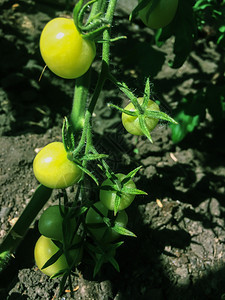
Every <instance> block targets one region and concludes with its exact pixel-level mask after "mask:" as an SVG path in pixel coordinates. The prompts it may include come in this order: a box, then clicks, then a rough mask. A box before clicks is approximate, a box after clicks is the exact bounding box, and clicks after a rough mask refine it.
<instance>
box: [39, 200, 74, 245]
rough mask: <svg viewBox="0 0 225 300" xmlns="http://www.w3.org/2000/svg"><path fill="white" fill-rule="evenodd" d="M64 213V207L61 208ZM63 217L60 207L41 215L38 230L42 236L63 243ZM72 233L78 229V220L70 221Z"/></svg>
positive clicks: (47, 210)
mask: <svg viewBox="0 0 225 300" xmlns="http://www.w3.org/2000/svg"><path fill="white" fill-rule="evenodd" d="M61 209H62V211H63V212H64V211H65V208H64V206H61ZM62 226H63V217H62V215H61V212H60V207H59V205H53V206H50V207H48V208H47V209H46V210H45V211H44V212H43V213H42V215H41V217H40V219H39V222H38V229H39V231H40V233H41V234H42V235H44V236H45V237H48V238H50V239H53V240H57V241H62V239H63V231H62ZM68 226H70V228H71V233H72V231H73V228H75V227H76V220H75V219H74V218H73V219H70V220H69V224H68Z"/></svg>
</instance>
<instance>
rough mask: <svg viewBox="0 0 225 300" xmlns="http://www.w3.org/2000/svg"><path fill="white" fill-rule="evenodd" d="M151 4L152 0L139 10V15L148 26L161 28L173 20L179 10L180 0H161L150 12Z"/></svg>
mask: <svg viewBox="0 0 225 300" xmlns="http://www.w3.org/2000/svg"><path fill="white" fill-rule="evenodd" d="M139 2H140V0H139ZM151 6H152V0H150V1H149V4H148V5H147V6H146V7H145V8H143V9H142V10H141V11H140V12H139V16H140V18H141V20H142V22H143V23H144V24H145V25H146V26H147V27H149V28H152V29H159V28H162V27H165V26H167V25H168V24H169V23H170V22H171V21H172V20H173V18H174V16H175V14H176V11H177V7H178V0H159V3H158V4H157V6H156V7H155V8H154V9H153V11H152V12H151V13H149V12H150V9H151Z"/></svg>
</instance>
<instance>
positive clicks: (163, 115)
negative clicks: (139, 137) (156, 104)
mask: <svg viewBox="0 0 225 300" xmlns="http://www.w3.org/2000/svg"><path fill="white" fill-rule="evenodd" d="M144 115H146V116H147V117H148V118H154V119H159V120H165V121H168V122H170V123H172V124H175V125H177V124H178V123H177V121H175V120H174V119H173V118H171V117H170V116H168V115H167V114H166V113H164V112H162V111H155V110H148V109H146V110H145V112H144Z"/></svg>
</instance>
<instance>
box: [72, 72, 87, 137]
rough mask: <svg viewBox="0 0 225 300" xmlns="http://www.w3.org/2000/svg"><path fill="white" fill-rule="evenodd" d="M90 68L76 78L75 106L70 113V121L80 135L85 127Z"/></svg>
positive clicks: (75, 131) (75, 132) (76, 133)
mask: <svg viewBox="0 0 225 300" xmlns="http://www.w3.org/2000/svg"><path fill="white" fill-rule="evenodd" d="M90 73H91V71H90V70H89V71H88V72H86V73H85V74H84V75H83V76H81V77H79V78H77V79H76V82H75V89H74V98H73V106H72V111H71V114H70V121H71V124H72V126H73V130H74V134H75V135H78V134H80V132H81V131H82V129H83V127H84V117H85V111H86V106H87V100H88V90H89V85H90Z"/></svg>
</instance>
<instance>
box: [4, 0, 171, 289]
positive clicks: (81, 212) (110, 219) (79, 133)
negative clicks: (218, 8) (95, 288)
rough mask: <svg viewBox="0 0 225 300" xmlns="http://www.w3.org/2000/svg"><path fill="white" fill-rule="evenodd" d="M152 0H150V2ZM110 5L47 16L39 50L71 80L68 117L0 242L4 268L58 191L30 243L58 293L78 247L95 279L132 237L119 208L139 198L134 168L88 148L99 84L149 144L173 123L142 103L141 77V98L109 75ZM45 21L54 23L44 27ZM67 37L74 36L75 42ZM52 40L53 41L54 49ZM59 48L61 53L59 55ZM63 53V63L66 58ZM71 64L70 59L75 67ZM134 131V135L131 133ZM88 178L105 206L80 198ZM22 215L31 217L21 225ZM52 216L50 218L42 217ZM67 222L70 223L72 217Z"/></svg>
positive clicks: (100, 2)
mask: <svg viewBox="0 0 225 300" xmlns="http://www.w3.org/2000/svg"><path fill="white" fill-rule="evenodd" d="M143 2H146V1H145V0H144V1H143ZM156 2H157V1H154V3H155V4H156ZM116 3H117V1H116V0H111V1H107V0H94V1H89V2H87V3H86V4H83V0H80V1H78V3H77V4H76V5H75V8H74V10H73V19H65V18H56V19H53V20H52V21H50V23H48V24H47V25H46V27H45V29H44V30H43V32H42V35H41V43H40V48H41V53H42V56H43V59H44V61H45V63H46V64H47V66H48V67H49V69H50V70H52V71H53V72H54V73H56V74H57V75H58V76H61V77H63V78H68V79H69V78H76V81H75V89H74V97H73V105H72V110H71V114H70V116H69V117H66V118H65V119H64V123H63V128H62V143H56V142H54V141H53V142H52V143H51V144H49V145H47V146H45V147H44V148H43V149H42V150H41V151H40V152H39V153H38V154H37V156H36V158H35V159H34V174H35V176H36V178H37V179H38V181H39V182H40V183H41V185H40V186H39V188H38V189H37V190H36V192H35V194H34V196H33V197H32V199H31V202H30V203H29V204H28V206H27V207H26V209H25V211H24V213H23V214H22V215H21V217H20V218H19V220H18V222H17V223H16V225H15V226H14V227H13V228H12V230H11V231H10V232H9V234H8V236H7V237H6V239H5V240H4V242H3V244H2V245H1V246H0V262H1V268H3V264H4V263H5V262H6V261H7V258H8V257H9V255H10V253H12V252H15V250H16V247H17V245H18V244H19V242H20V241H21V240H22V238H23V236H24V235H25V233H26V231H27V230H28V228H29V225H30V224H31V222H32V221H33V220H34V219H35V217H36V216H37V214H38V212H39V211H40V210H41V209H42V207H43V206H44V204H45V203H46V202H47V201H48V199H49V198H50V196H51V192H52V189H63V193H62V194H61V195H62V197H61V198H60V201H59V205H58V206H57V213H56V212H53V210H54V209H53V210H50V212H49V213H47V212H46V211H45V212H44V214H45V216H43V217H42V218H41V219H40V225H39V230H40V233H41V234H42V236H41V237H40V239H39V240H38V242H37V244H36V247H35V260H36V263H37V265H38V267H39V268H40V270H42V271H43V272H45V273H46V274H47V275H49V276H51V277H56V276H62V281H61V287H60V291H61V292H62V291H63V287H64V285H65V282H66V280H67V279H69V283H70V282H71V274H72V271H73V269H74V267H76V266H77V265H78V263H79V262H80V260H81V256H82V255H81V253H82V249H83V247H86V250H87V252H88V253H89V255H90V256H91V257H92V258H93V260H94V270H93V275H94V276H95V275H96V274H97V273H98V272H99V271H100V269H101V266H102V265H103V264H104V263H106V262H110V263H111V264H112V265H113V266H114V267H115V269H116V270H117V271H119V265H118V263H117V261H116V259H115V252H116V249H117V248H118V247H119V246H121V245H122V244H123V242H122V241H119V242H118V241H117V242H114V240H116V239H118V238H121V237H122V236H125V235H126V236H131V237H135V236H136V235H135V233H133V232H131V231H130V230H129V229H128V228H126V225H127V222H128V217H127V214H126V212H124V209H126V208H127V207H128V206H129V205H130V204H131V203H132V202H133V201H134V199H135V197H136V195H146V192H144V191H141V190H139V189H138V188H136V185H135V183H134V182H133V178H134V176H135V175H136V173H137V172H138V171H139V170H140V168H141V166H139V167H137V168H135V169H134V170H131V171H130V172H129V173H128V174H121V173H119V170H115V171H114V170H111V169H110V167H109V165H108V163H107V157H108V155H107V154H102V153H98V151H97V150H96V148H95V145H94V142H93V137H92V131H91V126H92V115H93V112H94V109H95V106H96V103H97V101H98V99H99V95H100V93H101V91H102V89H103V87H104V85H105V83H106V81H110V82H111V83H113V84H115V86H116V87H117V88H118V89H119V90H120V91H121V92H123V93H124V94H125V95H126V96H127V98H128V99H129V100H130V102H131V103H130V107H125V108H121V107H118V106H116V105H114V104H112V105H111V106H112V107H113V108H115V109H118V110H119V111H120V112H122V114H123V116H124V115H125V116H127V117H135V118H136V119H138V127H139V133H140V132H141V133H143V135H145V136H146V137H147V138H148V140H149V141H150V142H152V138H151V135H150V132H151V130H153V127H155V126H156V124H157V122H158V120H160V119H162V120H166V121H168V122H171V123H173V124H177V122H176V121H175V120H174V119H173V118H171V117H170V116H168V115H167V114H165V113H163V112H161V111H160V109H159V108H158V105H156V104H155V107H154V109H153V108H152V109H151V105H149V103H152V100H150V98H151V91H150V81H149V79H148V78H147V80H146V82H145V86H144V92H143V98H142V101H140V100H139V97H136V96H135V95H134V93H132V92H131V90H130V88H129V87H128V86H127V84H126V83H124V82H119V81H118V80H117V79H116V78H115V77H114V76H113V75H112V74H111V71H110V45H111V43H112V42H116V41H118V40H119V39H120V38H124V37H119V38H113V37H111V26H112V23H113V17H114V12H115V8H116ZM89 6H91V12H90V13H89V16H88V18H87V19H86V18H84V17H86V15H87V9H88V7H89ZM137 11H138V9H137V8H136V12H137ZM84 19H85V20H86V21H84ZM50 25H51V26H52V25H53V27H51V28H50V29H49V31H48V30H47V29H48V26H50ZM58 28H60V30H59V29H58ZM68 28H69V29H68ZM55 30H56V32H54V31H55ZM57 30H58V31H57ZM67 30H68V31H67ZM71 32H72V33H71ZM49 34H50V35H52V34H56V36H57V37H55V36H54V37H53V38H52V37H49ZM67 34H68V36H69V37H68V39H71V41H72V46H71V45H70V43H68V41H67V40H64V38H65V37H66V36H67ZM74 39H75V40H77V44H76V43H75V42H74ZM58 43H60V44H59V46H58ZM95 43H96V44H97V47H99V48H101V68H100V72H99V75H98V79H97V82H96V85H95V89H94V91H93V93H92V95H91V94H90V83H91V63H92V61H93V59H94V56H95V46H94V44H95ZM68 45H70V46H68ZM46 47H47V48H46ZM70 47H71V48H70ZM64 49H65V52H66V55H65V53H64ZM71 50H72V53H71ZM73 52H74V57H73ZM60 53H61V54H62V56H60V55H59V54H60ZM68 55H69V60H67V56H68ZM57 59H58V61H57ZM54 60H55V61H54ZM59 61H60V63H59ZM74 61H77V64H76V63H75V62H74ZM70 63H72V67H71V65H70ZM82 66H83V69H82ZM149 101H150V102H149ZM156 108H157V109H156ZM149 120H154V122H153V123H154V126H152V127H151V126H149V124H150V123H149ZM130 123H131V124H130V125H129V126H131V127H132V126H134V125H132V122H130ZM133 133H134V134H137V133H135V131H134V132H133ZM52 146H54V147H53V148H52ZM56 146H57V147H58V146H59V147H58V148H60V149H58V148H57V147H56ZM56 148H57V149H56ZM55 151H56V154H55ZM90 161H95V162H96V166H97V167H98V168H99V169H100V171H101V172H102V174H103V175H104V177H105V181H104V182H103V183H102V185H100V183H99V180H98V178H97V176H96V175H95V170H93V169H90V166H89V162H90ZM89 179H92V180H93V181H94V182H95V184H96V186H100V187H99V193H100V196H99V199H100V201H101V205H103V206H104V207H105V209H104V208H103V209H102V208H101V206H100V205H99V204H97V203H99V202H98V200H95V201H92V200H87V199H86V198H87V197H86V194H85V192H84V191H85V186H86V182H87V180H89ZM75 183H76V184H77V190H76V193H75V197H74V200H73V201H71V202H70V201H68V197H67V193H66V190H65V189H66V188H67V187H69V186H71V185H74V184H75ZM61 202H63V203H61ZM69 208H70V209H69ZM28 214H30V217H29V218H28V220H26V222H24V218H25V217H26V216H27V215H28ZM46 216H47V217H46ZM53 217H54V218H55V220H54V222H55V223H54V222H53V223H51V220H50V221H49V220H48V218H50V219H51V218H53ZM46 218H47V221H46ZM95 219H97V221H96V220H95ZM43 220H44V221H43ZM71 220H76V222H73V221H71ZM99 220H100V221H99ZM49 224H50V225H49ZM52 224H57V225H52ZM52 226H55V227H58V226H59V227H60V230H59V232H58V233H57V232H54V228H52ZM100 229H103V231H102V230H101V233H99V232H100V231H99V230H100ZM56 230H57V228H56ZM96 230H97V231H96ZM96 232H97V234H96ZM107 234H108V237H107ZM49 251H50V252H51V255H49V254H48V253H49ZM71 253H72V254H71ZM74 253H75V254H74ZM71 256H72V258H71ZM71 290H72V289H71Z"/></svg>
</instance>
